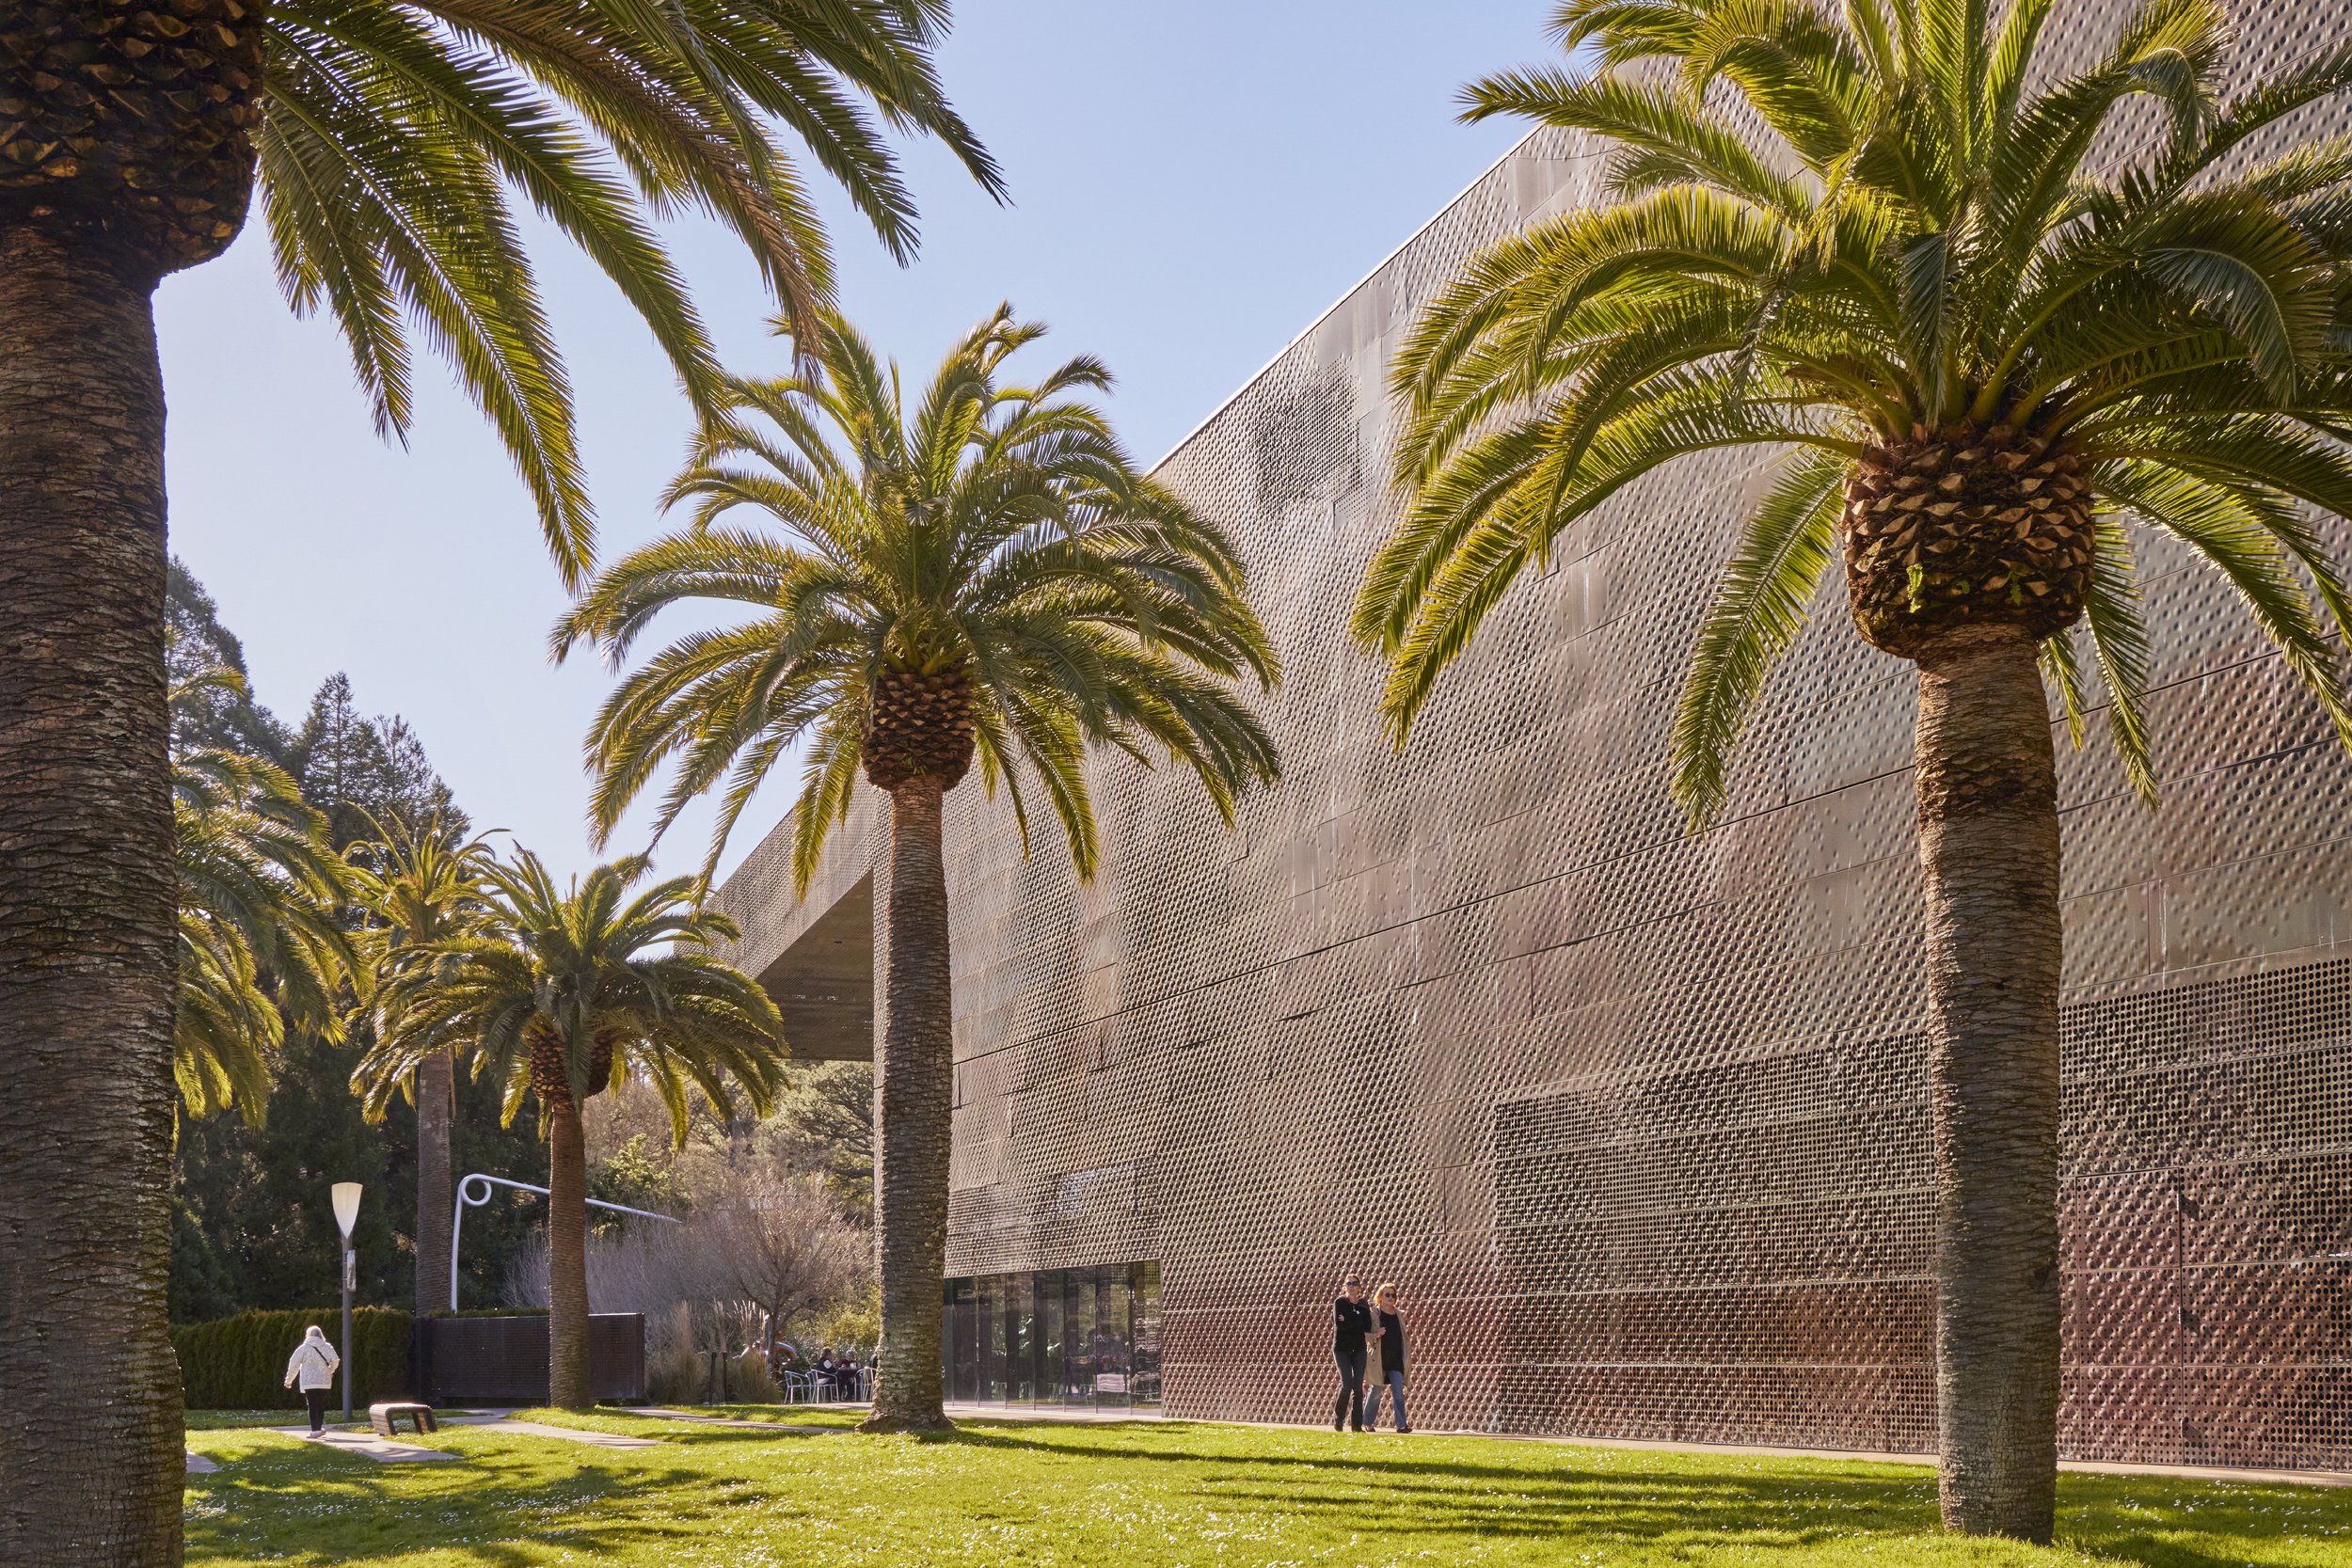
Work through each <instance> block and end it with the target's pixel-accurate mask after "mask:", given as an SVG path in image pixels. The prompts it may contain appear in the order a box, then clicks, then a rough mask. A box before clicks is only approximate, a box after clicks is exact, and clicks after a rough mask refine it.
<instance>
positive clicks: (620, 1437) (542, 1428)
mask: <svg viewBox="0 0 2352 1568" xmlns="http://www.w3.org/2000/svg"><path fill="white" fill-rule="evenodd" d="M441 1424H442V1425H443V1426H445V1427H471V1428H473V1429H474V1430H475V1431H476V1432H513V1433H521V1434H522V1435H523V1436H525V1437H557V1438H561V1439H562V1440H564V1442H566V1443H585V1444H587V1445H588V1446H589V1447H590V1448H596V1449H650V1448H655V1447H658V1446H659V1445H660V1442H661V1439H660V1438H659V1437H629V1436H626V1435H624V1434H623V1433H617V1432H585V1431H582V1430H581V1429H580V1428H579V1427H558V1426H548V1425H547V1424H546V1423H545V1422H542V1421H518V1420H516V1419H515V1418H513V1417H511V1416H509V1415H506V1414H505V1413H504V1412H502V1411H496V1410H491V1411H485V1412H482V1413H480V1414H475V1415H466V1416H449V1417H444V1418H442V1421H441Z"/></svg>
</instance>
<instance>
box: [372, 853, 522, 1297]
mask: <svg viewBox="0 0 2352 1568" xmlns="http://www.w3.org/2000/svg"><path fill="white" fill-rule="evenodd" d="M376 831H377V833H378V836H377V837H376V838H374V839H372V840H367V841H364V842H361V843H358V844H354V845H352V846H351V847H350V848H348V849H346V850H345V851H344V859H345V861H346V862H347V863H348V864H349V867H350V869H349V872H348V880H349V883H350V897H351V902H352V903H353V904H355V905H357V906H358V908H359V909H360V910H361V911H363V916H364V920H363V924H362V925H361V926H360V927H359V930H358V935H357V941H356V945H357V947H358V958H359V964H360V968H361V970H362V972H363V973H364V974H367V975H368V977H369V979H370V982H371V983H370V987H369V990H370V991H371V993H372V995H373V996H374V997H378V998H381V999H382V1000H383V1001H384V1002H385V1003H387V1004H394V1005H392V1006H373V1007H372V1008H371V1009H370V1021H371V1022H372V1024H373V1029H374V1032H375V1036H376V1037H377V1038H379V1039H380V1038H382V1037H383V1036H384V1035H385V1034H386V1033H388V1032H390V1031H396V1030H398V1029H399V1028H400V1027H401V1026H402V1024H403V1023H404V1022H405V1018H404V1015H403V1014H402V1012H401V1010H400V1008H399V1007H398V1006H397V1005H396V1004H397V1002H398V1000H399V999H400V998H401V997H402V995H403V989H402V986H401V984H400V981H401V979H402V977H403V974H404V973H405V971H407V970H410V969H412V968H415V967H418V966H429V965H430V964H431V963H432V961H433V959H434V958H436V957H437V955H438V954H439V953H440V952H441V951H442V949H443V948H444V947H445V946H446V944H447V943H449V942H454V941H456V940H457V939H458V938H460V937H463V936H466V935H468V934H469V933H470V932H472V931H473V929H474V928H475V927H476V926H478V925H479V924H480V923H481V921H482V919H483V918H484V917H485V915H486V914H487V912H488V895H487V893H486V891H485V886H484V881H483V879H484V877H485V871H486V868H487V866H488V864H489V863H490V860H491V853H490V846H489V844H488V842H487V841H486V839H484V838H473V839H469V840H468V841H466V842H465V843H462V844H461V843H458V842H457V840H456V835H455V834H454V833H453V832H450V830H449V828H448V827H447V825H445V824H444V823H443V822H442V821H441V819H440V817H439V816H438V815H436V816H433V817H432V818H431V819H429V820H428V821H426V822H424V823H422V824H421V825H418V824H411V823H409V822H406V821H405V820H402V819H400V818H398V817H395V818H393V819H392V820H391V821H390V822H389V823H378V824H376ZM354 1086H355V1087H357V1088H358V1089H359V1091H360V1093H361V1095H362V1097H363V1099H364V1101H365V1103H366V1104H367V1105H368V1107H369V1108H370V1112H371V1114H372V1115H374V1116H381V1115H382V1114H383V1111H384V1108H385V1107H386V1106H387V1105H388V1104H389V1099H388V1098H387V1097H388V1094H389V1090H390V1089H391V1088H393V1087H398V1088H399V1089H401V1091H402V1092H404V1093H405V1094H406V1095H407V1097H408V1099H409V1101H410V1103H412V1104H413V1105H415V1106H416V1109H417V1312H418V1315H419V1316H422V1315H423V1314H425V1313H427V1312H436V1311H439V1310H441V1308H442V1303H443V1301H444V1299H445V1298H444V1296H443V1293H442V1292H443V1291H445V1290H446V1288H447V1283H448V1280H449V1278H450V1275H451V1260H450V1227H451V1225H452V1222H453V1214H454V1203H453V1193H452V1191H451V1187H450V1182H451V1180H452V1173H451V1169H450V1124H451V1120H452V1117H453V1115H454V1114H455V1104H456V1094H457V1080H456V1069H455V1063H454V1059H453V1053H451V1051H450V1049H449V1048H448V1047H447V1046H446V1045H437V1048H433V1049H427V1050H424V1051H423V1052H421V1053H419V1054H418V1055H417V1056H416V1057H415V1068H414V1069H413V1070H412V1071H409V1072H406V1073H404V1074H402V1075H401V1076H400V1077H398V1078H397V1079H390V1080H385V1081H382V1082H376V1081H372V1080H370V1079H368V1078H367V1077H366V1076H365V1074H364V1073H362V1074H361V1075H360V1076H359V1077H358V1078H357V1079H356V1080H355V1084H354Z"/></svg>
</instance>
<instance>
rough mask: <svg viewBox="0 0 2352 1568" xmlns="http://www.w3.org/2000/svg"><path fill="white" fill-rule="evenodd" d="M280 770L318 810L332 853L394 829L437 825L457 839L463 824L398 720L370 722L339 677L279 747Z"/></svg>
mask: <svg viewBox="0 0 2352 1568" xmlns="http://www.w3.org/2000/svg"><path fill="white" fill-rule="evenodd" d="M286 762H287V767H288V769H289V770H290V771H291V772H293V773H294V775H295V776H296V777H297V778H299V779H301V781H302V792H303V794H304V796H305V797H306V798H308V799H309V800H310V801H311V802H312V803H313V804H315V805H316V806H317V807H318V808H319V809H320V810H321V811H323V812H325V813H326V816H327V821H328V823H329V825H330V829H331V833H332V836H333V838H334V841H335V847H336V848H338V849H347V848H349V847H351V846H353V845H355V844H358V843H361V842H363V841H368V840H373V839H379V838H382V837H383V836H384V834H385V833H386V832H388V831H389V830H392V829H398V830H400V831H404V832H415V831H418V830H420V829H421V828H422V827H423V826H424V825H425V824H427V823H437V824H438V825H439V826H440V827H441V829H442V830H443V831H445V832H451V833H454V834H460V835H462V834H463V833H464V832H465V831H466V826H467V823H466V818H465V816H464V814H463V813H461V812H459V811H458V810H457V808H456V804H455V798H454V797H453V796H452V795H451V793H450V788H449V785H448V784H444V783H442V782H441V776H440V775H439V774H438V773H437V772H435V771H434V770H433V765H432V764H431V763H430V762H428V761H427V760H426V759H425V754H424V747H423V745H422V743H421V742H420V741H419V740H418V739H417V736H416V733H415V732H414V731H412V730H410V729H409V727H408V723H407V721H405V720H404V719H402V718H401V717H400V716H399V715H398V714H390V715H379V716H378V717H376V718H373V719H370V718H368V717H366V716H365V715H363V714H362V713H360V711H359V705H358V702H357V701H356V700H355V699H354V698H353V696H352V692H351V677H350V676H348V675H345V674H343V673H342V672H341V671H338V672H336V673H334V674H331V675H329V676H327V677H326V680H324V681H322V682H321V683H320V684H319V689H318V691H317V693H316V695H314V696H312V697H311V699H310V713H309V714H307V715H306V716H304V718H303V721H302V728H300V729H299V730H297V731H295V732H294V737H293V738H292V739H291V740H290V741H288V742H287V745H286Z"/></svg>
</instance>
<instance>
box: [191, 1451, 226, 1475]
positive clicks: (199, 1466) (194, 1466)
mask: <svg viewBox="0 0 2352 1568" xmlns="http://www.w3.org/2000/svg"><path fill="white" fill-rule="evenodd" d="M219 1468H220V1466H219V1465H216V1464H215V1463H214V1462H213V1461H211V1460H209V1459H207V1458H205V1457H204V1456H203V1455H202V1454H200V1453H191V1454H189V1455H188V1474H190V1475H192V1476H209V1475H211V1474H212V1473H213V1472H214V1471H215V1470H217V1469H219Z"/></svg>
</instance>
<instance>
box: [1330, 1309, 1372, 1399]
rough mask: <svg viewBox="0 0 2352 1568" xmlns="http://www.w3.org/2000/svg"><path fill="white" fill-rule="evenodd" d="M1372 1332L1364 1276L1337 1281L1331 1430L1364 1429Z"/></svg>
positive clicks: (1334, 1312) (1332, 1329)
mask: <svg viewBox="0 0 2352 1568" xmlns="http://www.w3.org/2000/svg"><path fill="white" fill-rule="evenodd" d="M1372 1331H1373V1322H1372V1304H1371V1303H1369V1302H1367V1301H1365V1300H1364V1276H1363V1275H1359V1274H1351V1275H1348V1276H1347V1277H1346V1278H1345V1279H1344V1280H1343V1281H1341V1282H1340V1295H1339V1299H1338V1300H1337V1301H1334V1302H1333V1303H1332V1304H1331V1354H1332V1357H1333V1359H1335V1360H1337V1361H1338V1362H1339V1364H1340V1399H1339V1403H1338V1405H1337V1406H1336V1407H1335V1408H1334V1410H1333V1412H1332V1415H1331V1430H1332V1431H1333V1432H1340V1431H1343V1430H1344V1429H1346V1428H1348V1427H1353V1428H1355V1429H1356V1430H1357V1431H1358V1432H1361V1431H1363V1430H1364V1337H1365V1336H1366V1335H1368V1334H1370V1333H1371V1332H1372Z"/></svg>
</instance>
